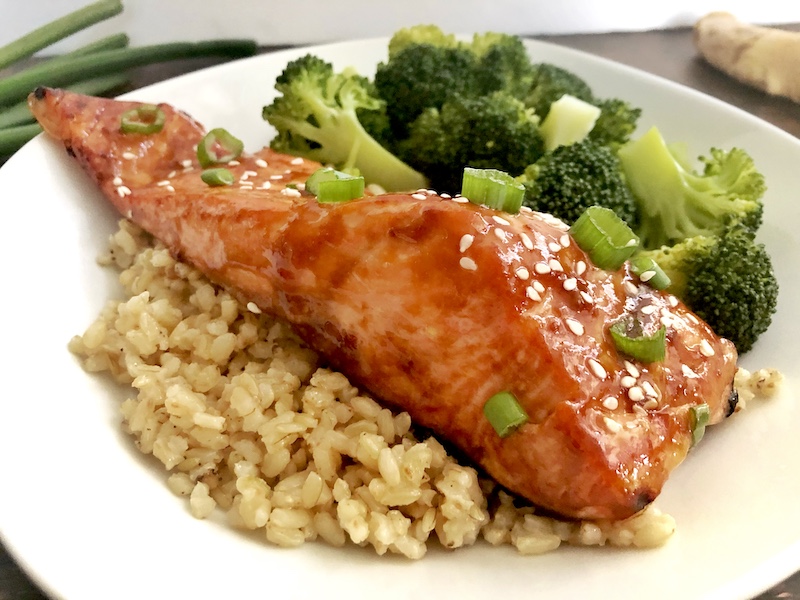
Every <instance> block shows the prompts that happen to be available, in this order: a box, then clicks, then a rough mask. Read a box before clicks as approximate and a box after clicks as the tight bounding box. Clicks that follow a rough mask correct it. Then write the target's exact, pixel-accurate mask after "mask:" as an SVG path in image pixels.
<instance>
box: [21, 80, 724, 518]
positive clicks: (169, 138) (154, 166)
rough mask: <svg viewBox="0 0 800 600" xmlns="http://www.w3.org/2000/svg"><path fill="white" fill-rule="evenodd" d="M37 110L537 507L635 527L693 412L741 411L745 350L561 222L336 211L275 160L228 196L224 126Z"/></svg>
mask: <svg viewBox="0 0 800 600" xmlns="http://www.w3.org/2000/svg"><path fill="white" fill-rule="evenodd" d="M29 103H30V106H31V109H32V111H33V113H34V114H35V116H36V118H37V119H38V120H39V122H40V123H41V124H42V125H43V127H44V129H45V130H46V132H47V133H48V134H50V135H51V136H53V137H54V138H56V139H58V140H60V141H61V142H62V143H63V144H64V145H65V147H66V149H67V151H68V152H69V153H70V154H71V155H72V156H74V157H75V158H76V159H77V161H78V162H79V163H80V164H81V165H82V166H83V168H84V169H85V170H86V172H87V173H88V174H89V175H90V176H91V177H92V178H93V179H94V180H95V181H96V182H97V184H98V185H99V186H100V188H101V189H102V191H103V192H104V194H105V195H106V197H107V198H108V199H109V200H110V201H111V202H112V203H113V204H114V206H116V208H117V209H118V210H119V211H120V213H121V214H122V215H124V216H126V217H127V218H129V219H131V220H132V221H134V222H135V223H137V224H138V225H139V226H141V227H142V228H144V229H145V230H147V231H149V232H150V233H152V234H153V235H154V236H155V237H156V238H158V239H159V240H161V241H162V242H163V243H164V244H165V245H167V246H168V247H169V248H170V250H171V251H172V252H173V253H174V254H175V255H176V256H178V257H179V258H181V259H182V260H185V261H187V262H189V263H191V264H193V265H194V266H196V267H197V268H198V269H200V270H201V271H203V272H204V273H206V274H207V275H208V276H209V277H210V278H211V279H212V280H214V281H216V282H217V283H219V284H221V285H223V286H226V287H228V288H229V289H230V290H232V291H233V292H234V293H235V294H236V295H237V296H239V297H240V298H241V299H242V300H244V301H247V302H254V303H255V304H256V305H258V307H260V309H261V310H263V311H267V312H270V313H273V314H275V315H276V316H278V317H280V318H283V319H285V320H287V321H288V322H290V323H291V324H292V325H293V326H294V327H295V329H296V331H297V332H298V333H299V334H300V335H301V336H302V337H303V338H304V339H305V341H306V342H307V343H308V344H309V345H310V346H311V347H313V348H314V349H316V350H317V351H318V352H319V353H320V354H321V356H323V357H324V358H325V359H326V360H327V361H328V362H329V363H330V364H331V366H333V367H335V368H337V369H340V370H341V371H342V372H344V373H345V374H347V375H348V376H349V377H350V378H351V380H352V381H353V382H354V383H356V384H358V385H360V386H362V387H364V388H366V389H368V390H370V391H371V392H372V393H373V394H375V395H376V396H377V397H378V398H380V399H382V400H383V401H384V402H386V403H388V404H390V405H392V406H394V407H396V408H398V409H402V410H406V411H408V412H409V413H410V414H411V416H412V418H413V419H414V421H415V422H416V423H418V424H420V425H422V426H425V427H427V428H430V429H431V430H433V431H434V432H436V433H437V435H439V436H441V437H442V438H444V439H447V440H449V441H450V442H451V443H452V444H454V445H455V446H457V447H458V448H459V449H460V450H461V451H463V452H464V453H465V455H467V456H468V457H469V458H470V459H471V460H473V461H474V462H475V463H476V464H477V465H479V466H480V467H481V468H483V469H484V470H485V471H486V472H487V473H488V474H489V475H491V476H492V477H493V478H494V479H495V480H497V481H498V482H499V483H500V484H502V485H503V486H505V487H507V488H508V489H509V490H511V491H513V492H515V493H517V494H519V495H521V496H523V497H525V498H527V499H528V500H530V501H531V502H533V503H535V504H536V505H539V506H541V507H544V508H546V509H549V510H551V511H554V512H556V513H559V514H561V515H563V516H566V517H578V518H589V519H621V518H625V517H628V516H630V515H632V514H634V513H636V512H637V511H639V510H641V509H642V508H644V507H645V506H646V505H647V504H648V503H649V502H651V501H652V500H653V499H654V498H655V497H656V496H657V495H658V494H659V493H660V491H661V489H662V486H663V485H664V483H665V482H666V480H667V478H668V475H669V473H670V472H671V471H672V469H674V468H675V467H676V466H677V465H678V464H679V463H680V462H681V461H682V460H683V459H684V458H685V456H686V454H687V452H688V451H689V449H690V447H691V444H692V433H691V417H690V412H691V410H690V409H691V407H693V406H696V405H698V404H701V403H707V404H708V405H709V407H710V411H711V423H716V422H718V421H720V420H722V419H723V418H724V417H725V416H726V415H727V414H729V413H730V412H731V410H732V408H733V404H734V403H735V392H733V391H732V386H731V384H732V380H733V375H734V371H735V368H736V352H735V349H734V347H733V345H732V344H731V343H730V342H728V341H727V340H723V339H720V338H718V337H717V336H716V335H714V333H713V332H712V331H711V330H710V328H709V327H708V326H707V325H706V324H705V323H703V322H702V321H701V320H700V319H698V318H697V317H696V316H695V315H694V314H692V313H691V312H690V311H689V310H688V309H687V308H686V307H685V306H684V305H683V304H682V303H681V302H679V301H678V300H677V299H676V298H674V297H673V296H670V295H668V294H665V293H662V292H658V291H655V290H653V289H651V288H649V287H648V286H647V285H646V284H643V283H641V282H640V281H639V279H638V278H637V277H636V276H635V275H633V274H632V273H631V272H630V271H629V269H628V268H627V266H626V267H623V268H621V269H619V270H618V271H613V272H611V271H606V270H602V269H598V268H596V267H594V266H593V265H592V263H591V261H590V260H589V258H588V257H587V255H586V254H585V253H584V252H583V251H582V250H581V249H580V248H579V247H578V246H577V245H576V244H575V243H574V242H573V240H572V239H571V237H570V235H569V232H568V231H567V229H566V227H565V226H564V225H563V224H562V223H560V222H559V221H557V220H555V219H553V218H552V217H549V216H547V215H542V214H538V213H531V212H521V213H519V214H516V215H509V214H506V213H501V212H498V211H495V210H491V209H487V208H485V207H481V206H476V205H474V204H470V203H466V202H464V201H463V200H462V199H458V198H456V199H452V198H449V197H442V196H439V195H437V194H435V193H433V192H432V191H425V190H423V191H420V192H416V193H411V194H387V195H381V196H374V197H365V198H363V199H360V200H357V201H353V202H349V203H344V204H320V203H318V202H317V201H316V199H315V198H314V197H313V196H312V195H310V194H308V193H306V192H305V191H302V185H301V186H299V189H298V187H297V186H296V184H298V183H300V184H302V182H304V181H305V179H306V178H307V177H308V175H309V174H310V173H312V172H313V171H314V170H315V169H316V168H317V167H318V166H319V165H318V164H315V163H311V162H309V161H305V160H302V159H294V158H292V157H289V156H285V155H280V154H277V153H275V152H272V151H270V150H269V149H265V150H263V151H261V152H259V153H257V154H255V155H244V156H242V157H241V158H240V159H239V160H238V161H237V162H238V164H232V165H230V166H229V167H228V168H229V169H230V170H231V171H232V172H233V173H234V175H235V176H236V183H235V184H234V185H231V186H228V187H209V186H208V185H206V184H205V183H203V182H202V181H201V179H200V168H199V165H198V164H197V160H196V157H195V150H194V147H195V145H196V144H197V142H198V141H199V140H200V139H201V138H202V136H203V135H204V130H203V128H202V127H201V126H200V125H199V124H198V123H196V122H195V121H193V120H192V119H191V118H189V117H188V116H187V115H185V114H183V113H181V112H179V111H176V110H174V109H173V108H171V107H170V106H167V105H161V108H162V110H164V112H165V113H166V116H167V119H166V125H165V127H164V128H163V130H162V131H161V132H159V133H156V134H151V135H141V134H123V133H120V130H119V123H120V115H121V114H122V113H123V112H124V111H126V110H129V109H131V108H133V107H135V106H136V104H135V103H132V102H121V101H113V100H106V99H99V98H92V97H86V96H80V95H76V94H72V93H69V92H65V91H61V90H53V89H42V88H40V89H39V90H37V91H36V92H35V93H34V94H32V95H31V97H30V101H29ZM234 133H235V132H234ZM623 315H635V316H636V317H637V318H638V319H640V321H642V322H643V323H645V324H648V323H649V324H653V325H655V326H657V325H659V324H661V323H664V324H665V325H666V328H667V350H666V358H665V360H663V361H661V362H657V363H650V364H645V363H641V362H637V361H634V360H628V359H626V358H625V357H624V356H622V355H621V354H620V353H619V352H618V351H617V350H616V348H615V346H614V344H613V342H612V341H611V339H610V336H609V333H608V329H609V326H610V325H611V324H612V323H613V322H614V321H616V320H617V319H619V318H620V317H621V316H623ZM503 390H507V391H510V392H512V393H513V394H514V395H515V396H516V397H517V399H518V400H519V402H520V404H521V405H522V406H523V407H524V409H525V410H526V412H527V413H528V415H529V417H530V420H529V421H528V423H526V424H525V425H523V426H522V427H520V428H519V429H518V430H517V431H516V432H514V433H512V434H511V435H510V436H508V437H506V438H500V437H499V436H498V435H497V433H495V431H494V429H493V428H492V426H491V425H490V423H489V422H488V421H487V420H486V418H485V417H484V415H483V412H482V407H483V404H484V403H485V402H486V400H487V399H488V398H489V397H490V396H492V395H493V394H495V393H496V392H499V391H503Z"/></svg>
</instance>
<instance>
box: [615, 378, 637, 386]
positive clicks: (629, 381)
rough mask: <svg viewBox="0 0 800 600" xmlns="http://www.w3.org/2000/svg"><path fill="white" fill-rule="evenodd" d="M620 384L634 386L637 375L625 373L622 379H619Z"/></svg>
mask: <svg viewBox="0 0 800 600" xmlns="http://www.w3.org/2000/svg"><path fill="white" fill-rule="evenodd" d="M619 384H620V385H621V386H622V387H624V388H632V387H633V386H635V385H636V377H631V376H630V375H625V376H624V377H623V378H622V379H620V380H619Z"/></svg>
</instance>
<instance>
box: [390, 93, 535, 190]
mask: <svg viewBox="0 0 800 600" xmlns="http://www.w3.org/2000/svg"><path fill="white" fill-rule="evenodd" d="M398 152H399V156H400V157H401V158H403V159H404V160H406V161H408V163H409V164H410V165H412V166H413V167H415V168H417V169H419V170H420V171H421V172H423V173H425V174H426V175H427V176H428V177H429V178H430V181H431V185H432V187H434V188H435V189H437V190H439V191H444V192H450V193H454V192H458V191H459V190H460V189H461V179H462V175H463V172H464V167H467V166H468V167H474V168H493V169H498V170H501V171H505V172H507V173H509V174H511V175H513V176H516V175H519V174H521V173H522V172H523V170H524V169H525V167H526V166H528V165H529V164H530V163H532V162H534V161H536V160H537V159H538V158H539V157H540V156H541V155H542V153H543V152H544V143H543V140H542V138H541V136H540V135H539V124H538V119H536V117H535V115H533V113H532V112H531V111H530V110H528V109H526V108H525V106H524V105H523V104H522V102H521V101H519V100H517V99H516V98H514V97H513V96H512V95H510V94H508V93H506V92H495V93H493V94H490V95H487V96H478V97H462V96H454V97H453V98H451V99H450V100H448V101H447V102H445V103H444V104H443V105H442V107H441V109H437V108H429V109H427V110H426V111H425V112H424V113H422V115H421V116H420V117H419V118H418V119H417V120H416V121H415V122H414V123H413V124H412V126H411V132H410V135H409V137H408V138H407V139H405V140H403V141H402V142H400V144H399V146H398Z"/></svg>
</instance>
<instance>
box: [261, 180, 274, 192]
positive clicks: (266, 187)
mask: <svg viewBox="0 0 800 600" xmlns="http://www.w3.org/2000/svg"><path fill="white" fill-rule="evenodd" d="M271 187H272V184H271V183H270V182H269V181H265V182H264V183H262V184H261V189H262V190H268V189H269V188H271Z"/></svg>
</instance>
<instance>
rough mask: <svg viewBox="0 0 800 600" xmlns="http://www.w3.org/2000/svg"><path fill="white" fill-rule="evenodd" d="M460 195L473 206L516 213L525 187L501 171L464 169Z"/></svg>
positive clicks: (523, 195) (520, 204)
mask: <svg viewBox="0 0 800 600" xmlns="http://www.w3.org/2000/svg"><path fill="white" fill-rule="evenodd" d="M461 195H462V196H464V198H466V199H467V200H469V201H470V202H472V203H473V204H483V205H484V206H488V207H489V208H494V209H496V210H502V211H505V212H507V213H517V212H519V209H520V207H521V206H522V199H523V198H524V197H525V187H524V186H523V185H522V184H521V183H519V182H518V181H517V180H515V179H514V178H513V177H511V175H509V174H508V173H504V172H503V171H498V170H497V169H474V168H472V167H466V168H465V169H464V176H463V178H462V180H461Z"/></svg>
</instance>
